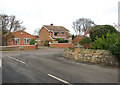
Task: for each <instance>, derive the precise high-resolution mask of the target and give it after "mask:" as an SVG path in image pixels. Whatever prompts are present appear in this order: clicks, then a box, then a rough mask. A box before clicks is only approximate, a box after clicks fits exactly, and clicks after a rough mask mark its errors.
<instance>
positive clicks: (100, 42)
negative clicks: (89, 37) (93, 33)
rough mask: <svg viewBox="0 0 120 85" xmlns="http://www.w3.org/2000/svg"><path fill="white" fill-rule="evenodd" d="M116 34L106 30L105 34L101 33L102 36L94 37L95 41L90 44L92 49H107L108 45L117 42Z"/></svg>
mask: <svg viewBox="0 0 120 85" xmlns="http://www.w3.org/2000/svg"><path fill="white" fill-rule="evenodd" d="M117 41H118V40H117V34H115V33H113V34H110V32H108V33H107V34H106V38H105V36H103V35H102V38H99V37H98V36H97V37H96V39H95V41H94V42H93V43H92V44H91V47H92V48H93V49H103V50H109V49H110V47H111V46H112V45H113V44H115V43H116V42H117Z"/></svg>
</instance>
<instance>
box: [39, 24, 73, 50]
mask: <svg viewBox="0 0 120 85" xmlns="http://www.w3.org/2000/svg"><path fill="white" fill-rule="evenodd" d="M68 32H69V30H67V29H66V28H65V27H63V26H54V25H53V24H50V25H43V26H42V28H41V30H40V31H39V40H40V41H41V42H44V41H46V40H47V41H49V46H50V47H57V48H67V47H70V46H72V45H71V43H72V38H70V37H69V33H68ZM58 38H59V39H61V40H66V41H68V43H60V42H58V41H57V40H56V39H58Z"/></svg>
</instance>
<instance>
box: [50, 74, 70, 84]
mask: <svg viewBox="0 0 120 85" xmlns="http://www.w3.org/2000/svg"><path fill="white" fill-rule="evenodd" d="M48 76H50V77H52V78H54V79H56V80H59V81H61V82H63V83H65V84H68V85H72V84H70V83H69V82H67V81H65V80H63V79H60V78H58V77H56V76H53V75H52V74H48Z"/></svg>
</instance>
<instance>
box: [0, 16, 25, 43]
mask: <svg viewBox="0 0 120 85" xmlns="http://www.w3.org/2000/svg"><path fill="white" fill-rule="evenodd" d="M0 22H2V24H1V25H2V26H1V25H0V27H2V44H3V45H7V41H8V39H10V38H13V37H14V36H13V34H12V33H11V31H14V30H15V28H17V29H18V30H20V29H22V30H25V29H26V28H25V27H24V26H23V25H22V23H23V22H20V21H19V20H16V17H15V16H13V15H11V16H8V15H6V14H0Z"/></svg>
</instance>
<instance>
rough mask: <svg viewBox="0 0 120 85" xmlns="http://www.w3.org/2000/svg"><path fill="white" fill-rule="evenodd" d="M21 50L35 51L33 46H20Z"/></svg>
mask: <svg viewBox="0 0 120 85" xmlns="http://www.w3.org/2000/svg"><path fill="white" fill-rule="evenodd" d="M22 48H23V49H24V50H35V49H36V46H35V45H26V46H22Z"/></svg>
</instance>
